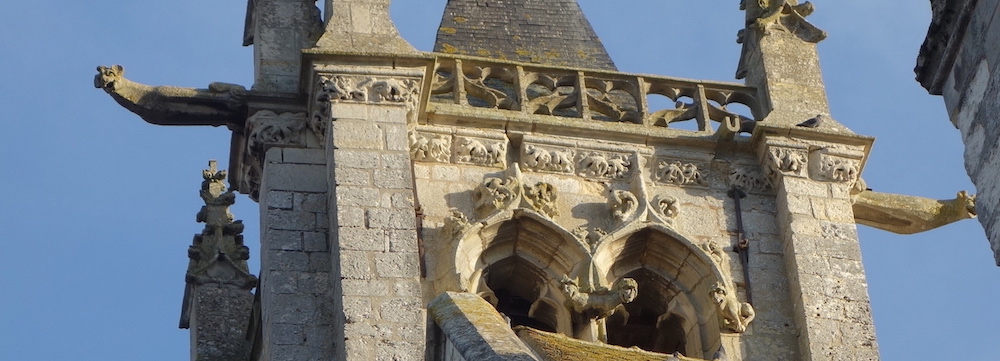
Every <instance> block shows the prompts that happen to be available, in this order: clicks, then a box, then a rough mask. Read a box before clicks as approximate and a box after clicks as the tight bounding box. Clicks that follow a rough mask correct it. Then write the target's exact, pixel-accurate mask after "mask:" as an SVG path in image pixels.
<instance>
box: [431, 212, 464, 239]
mask: <svg viewBox="0 0 1000 361" xmlns="http://www.w3.org/2000/svg"><path fill="white" fill-rule="evenodd" d="M471 226H472V224H471V223H470V222H469V218H468V217H466V216H465V213H462V212H461V211H459V210H457V209H452V210H451V214H450V215H448V216H447V217H445V218H444V226H442V227H441V230H440V231H438V239H440V240H441V241H444V242H447V241H450V240H453V239H455V238H457V237H458V236H459V235H460V234H462V232H464V231H465V230H466V229H468V228H469V227H471Z"/></svg>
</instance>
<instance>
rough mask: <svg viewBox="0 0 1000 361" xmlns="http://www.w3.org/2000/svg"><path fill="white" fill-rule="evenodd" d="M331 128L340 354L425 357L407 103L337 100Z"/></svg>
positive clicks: (402, 360) (396, 358)
mask: <svg viewBox="0 0 1000 361" xmlns="http://www.w3.org/2000/svg"><path fill="white" fill-rule="evenodd" d="M331 113H332V116H333V121H332V123H331V124H332V125H331V126H330V128H329V131H328V132H327V136H326V138H327V142H328V145H327V151H328V154H327V159H328V160H329V163H328V168H327V171H328V176H329V184H330V193H329V204H330V207H331V213H330V221H329V222H330V224H331V242H332V243H331V245H332V247H333V249H335V250H338V251H337V252H335V253H334V262H333V274H334V275H335V277H336V279H337V281H338V282H336V283H335V287H334V295H333V302H334V304H335V309H343V317H342V318H340V317H338V319H337V322H336V324H335V325H334V330H335V331H336V332H337V336H336V339H337V342H338V343H343V347H342V348H341V347H338V349H337V358H336V359H338V360H394V361H407V360H413V361H416V360H423V359H424V349H425V338H426V331H425V329H426V322H427V321H426V318H427V315H426V310H425V307H424V305H425V303H424V301H423V299H422V293H421V286H420V258H419V251H418V244H417V231H416V228H417V225H416V212H415V209H414V201H413V177H412V171H411V165H410V158H409V152H408V148H407V141H406V134H407V133H406V119H407V108H406V106H405V105H401V104H394V105H385V106H373V105H370V104H345V103H339V104H333V105H332V107H331Z"/></svg>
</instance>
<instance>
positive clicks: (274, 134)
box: [247, 110, 307, 159]
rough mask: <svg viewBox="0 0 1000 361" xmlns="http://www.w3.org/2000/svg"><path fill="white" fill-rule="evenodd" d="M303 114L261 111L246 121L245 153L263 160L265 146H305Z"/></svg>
mask: <svg viewBox="0 0 1000 361" xmlns="http://www.w3.org/2000/svg"><path fill="white" fill-rule="evenodd" d="M306 126H307V124H306V114H305V113H281V114H277V113H275V112H273V111H270V110H261V111H258V112H256V113H254V115H252V116H250V118H248V119H247V134H248V136H247V153H248V154H249V155H250V156H252V157H256V158H258V159H263V156H264V150H265V147H266V146H267V145H305V139H304V137H303V134H302V132H303V131H304V130H305V129H306Z"/></svg>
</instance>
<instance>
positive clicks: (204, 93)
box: [94, 65, 247, 129]
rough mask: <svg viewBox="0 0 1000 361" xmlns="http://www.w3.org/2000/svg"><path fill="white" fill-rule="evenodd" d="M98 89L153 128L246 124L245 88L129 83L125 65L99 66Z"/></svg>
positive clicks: (225, 85)
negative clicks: (203, 87) (158, 126)
mask: <svg viewBox="0 0 1000 361" xmlns="http://www.w3.org/2000/svg"><path fill="white" fill-rule="evenodd" d="M94 87H96V88H100V89H103V90H104V91H105V92H107V93H108V94H109V95H111V97H112V98H113V99H114V100H115V101H116V102H118V104H120V105H121V106H123V107H125V109H128V110H129V111H131V112H132V113H135V114H136V115H138V116H139V117H140V118H142V119H143V120H145V121H146V122H148V123H150V124H157V125H212V126H220V125H226V126H228V127H230V129H239V128H240V127H242V126H243V121H244V120H246V109H247V103H246V93H247V90H246V88H244V87H243V86H240V85H236V84H228V83H211V84H209V85H208V89H196V88H182V87H175V86H149V85H145V84H140V83H136V82H133V81H131V80H128V79H125V68H124V67H122V66H121V65H113V66H110V67H106V66H98V67H97V75H96V76H94Z"/></svg>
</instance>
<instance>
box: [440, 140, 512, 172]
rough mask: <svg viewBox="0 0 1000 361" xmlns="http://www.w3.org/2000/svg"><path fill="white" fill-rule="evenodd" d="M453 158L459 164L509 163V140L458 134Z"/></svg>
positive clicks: (488, 164) (485, 165) (501, 164)
mask: <svg viewBox="0 0 1000 361" xmlns="http://www.w3.org/2000/svg"><path fill="white" fill-rule="evenodd" d="M453 148H454V154H453V155H452V160H453V162H455V163H458V164H471V165H478V166H484V167H500V168H503V167H505V166H506V165H507V140H506V139H485V138H478V137H468V136H456V137H455V145H454V147H453Z"/></svg>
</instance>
